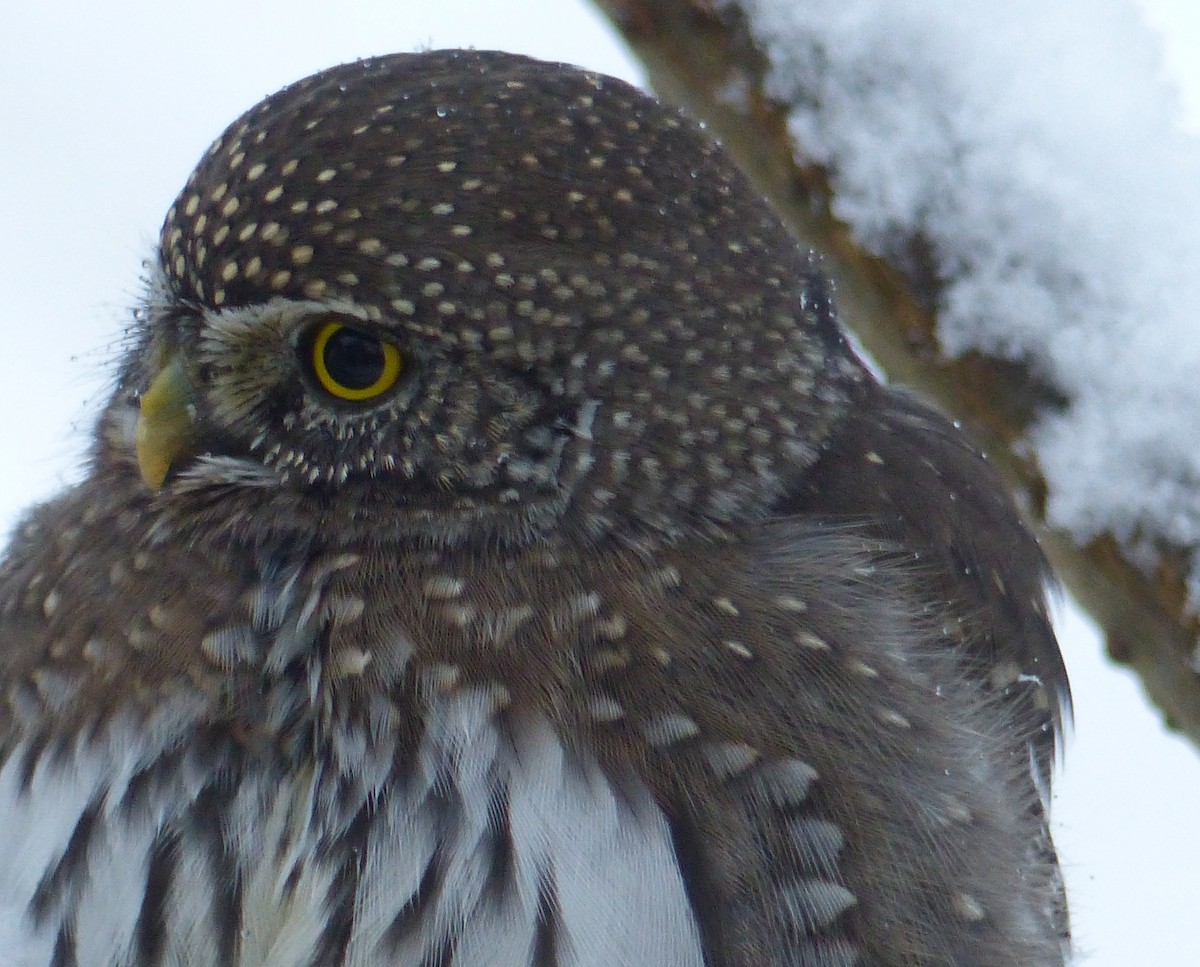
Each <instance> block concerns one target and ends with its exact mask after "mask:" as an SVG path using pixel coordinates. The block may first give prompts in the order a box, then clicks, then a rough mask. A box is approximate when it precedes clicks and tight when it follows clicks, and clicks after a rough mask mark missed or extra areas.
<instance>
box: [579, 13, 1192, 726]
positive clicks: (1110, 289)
mask: <svg viewBox="0 0 1200 967" xmlns="http://www.w3.org/2000/svg"><path fill="white" fill-rule="evenodd" d="M598 3H599V5H600V6H601V7H602V8H604V9H605V10H606V12H607V13H608V14H609V15H610V16H611V17H612V19H613V20H614V22H615V23H616V24H617V26H618V28H619V29H621V30H622V32H623V33H624V34H625V36H626V38H627V39H628V40H629V41H630V44H631V46H632V47H633V49H634V51H635V53H637V54H638V55H639V56H640V57H641V58H642V59H643V61H644V62H645V63H646V66H647V69H648V72H649V75H650V78H651V82H652V83H653V84H654V85H655V87H656V88H657V89H658V90H659V93H660V94H661V95H662V96H664V97H665V98H666V99H668V100H673V101H675V102H677V103H680V104H682V105H683V106H684V107H686V108H688V109H689V110H690V111H691V112H692V113H693V114H695V115H697V116H699V117H701V118H702V119H704V120H705V121H706V122H707V123H708V124H709V125H710V126H711V128H712V129H713V131H714V133H715V134H716V135H717V136H718V137H720V138H721V139H722V140H724V141H725V142H726V144H727V146H728V147H729V148H730V149H731V150H732V151H733V152H734V153H735V155H737V156H738V158H739V160H740V161H741V162H742V163H743V165H744V166H745V167H746V168H747V170H748V171H749V173H750V174H751V176H752V177H754V178H755V179H756V181H757V183H758V185H759V187H760V188H761V189H762V190H763V191H764V192H765V193H766V194H768V195H769V196H770V197H771V199H772V200H773V201H774V202H775V204H776V205H777V207H778V208H779V209H780V210H781V211H782V212H783V214H784V215H785V217H786V218H788V219H789V221H790V222H791V223H792V225H793V228H794V229H795V230H796V231H797V232H798V234H800V235H801V236H802V237H805V238H807V239H808V240H810V241H811V242H812V243H813V244H814V245H815V247H817V248H818V249H819V250H821V251H822V252H824V253H825V255H826V257H827V259H828V260H829V267H830V269H831V271H832V273H833V275H834V276H835V278H836V279H837V280H838V284H839V296H840V303H841V308H842V315H843V318H844V319H845V321H846V323H847V325H849V326H850V327H851V328H852V329H854V330H855V331H856V332H857V333H858V335H859V337H860V338H861V339H862V340H863V343H864V345H865V346H866V348H867V349H868V351H870V352H871V353H872V354H873V355H874V356H875V357H876V359H877V360H878V361H879V362H880V364H881V365H882V366H883V367H884V369H885V370H886V371H887V372H888V373H889V375H890V376H892V377H893V378H896V379H898V380H901V381H904V382H908V383H911V384H913V385H916V386H918V387H920V388H921V389H923V390H924V391H925V392H927V393H928V394H929V395H931V396H933V397H934V398H935V399H936V400H937V401H938V402H939V403H940V404H941V405H943V406H944V407H946V408H947V409H949V410H950V411H951V412H953V413H954V414H955V415H956V416H958V417H959V418H961V419H963V420H964V421H965V422H966V423H967V424H968V427H969V429H971V430H972V432H973V433H974V434H975V435H976V436H977V437H978V438H979V439H980V440H981V442H983V443H984V444H985V445H986V446H987V447H988V449H989V451H990V452H991V453H992V455H993V457H994V458H995V459H996V461H997V462H998V463H999V464H1000V465H1001V466H1002V468H1003V469H1005V470H1006V471H1007V472H1008V473H1009V476H1010V479H1012V480H1013V482H1014V483H1015V484H1016V485H1017V486H1018V488H1019V489H1020V490H1021V491H1022V492H1023V493H1024V494H1025V495H1026V496H1027V497H1028V504H1029V510H1030V511H1031V513H1032V515H1033V516H1035V517H1038V518H1041V519H1042V520H1043V521H1044V522H1045V524H1046V525H1047V528H1048V529H1046V530H1044V531H1043V537H1044V539H1045V540H1046V542H1047V545H1048V547H1049V549H1050V551H1051V553H1052V556H1054V557H1055V559H1056V563H1057V564H1058V566H1059V568H1060V571H1061V572H1062V573H1063V574H1064V577H1065V579H1066V581H1067V583H1068V584H1069V586H1070V587H1071V588H1072V590H1073V591H1074V592H1075V593H1076V594H1077V596H1078V597H1079V598H1080V600H1081V602H1082V603H1083V604H1084V606H1085V607H1087V608H1088V609H1089V610H1091V611H1092V613H1093V615H1094V616H1095V617H1096V618H1097V620H1099V621H1100V623H1101V625H1102V626H1103V627H1104V629H1105V631H1106V633H1107V635H1108V641H1109V648H1110V651H1112V652H1113V653H1114V655H1116V656H1117V657H1119V658H1121V659H1122V660H1125V661H1128V662H1130V663H1131V664H1133V665H1134V666H1135V668H1137V670H1138V671H1139V672H1140V673H1141V674H1142V676H1143V680H1144V681H1145V683H1146V685H1147V688H1148V690H1149V692H1150V694H1151V696H1152V697H1153V699H1154V700H1155V701H1156V702H1157V703H1158V705H1159V706H1160V708H1162V710H1163V711H1164V713H1165V714H1166V716H1167V718H1168V721H1170V722H1171V724H1173V725H1175V726H1177V727H1179V728H1181V729H1183V730H1185V731H1187V732H1188V733H1189V734H1190V735H1191V736H1192V737H1193V738H1194V739H1200V682H1198V679H1197V676H1196V670H1197V667H1198V666H1197V660H1196V658H1197V655H1196V650H1195V647H1196V638H1197V631H1198V629H1200V624H1198V622H1197V618H1196V615H1197V612H1198V611H1200V318H1198V315H1200V144H1198V143H1197V142H1196V141H1195V140H1193V139H1190V138H1189V137H1188V136H1186V135H1185V134H1183V133H1181V127H1180V124H1179V118H1178V113H1179V108H1178V105H1177V101H1176V97H1175V94H1174V92H1173V90H1172V89H1171V88H1169V87H1168V86H1167V83H1166V81H1165V80H1164V79H1163V74H1162V69H1161V56H1160V51H1159V49H1158V45H1157V42H1156V39H1155V37H1154V35H1153V34H1152V33H1151V31H1150V29H1149V28H1148V27H1147V26H1146V25H1145V23H1144V21H1143V19H1142V17H1141V15H1140V14H1139V13H1138V11H1137V10H1136V8H1135V7H1134V6H1133V4H1132V3H1131V2H1130V0H1060V2H1058V3H1055V4H1050V5H1046V4H1044V3H1039V2H1037V0H1012V2H1010V3H1007V4H999V5H997V4H990V5H989V4H963V3H959V2H956V0H598Z"/></svg>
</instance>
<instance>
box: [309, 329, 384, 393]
mask: <svg viewBox="0 0 1200 967" xmlns="http://www.w3.org/2000/svg"><path fill="white" fill-rule="evenodd" d="M310 339H311V341H309V342H306V343H305V346H306V347H307V349H306V352H307V354H308V361H309V372H310V373H311V375H312V376H313V377H314V378H315V380H316V382H317V384H318V385H319V386H320V387H321V389H323V390H324V391H325V392H326V393H329V394H330V395H331V396H334V397H336V398H338V399H340V400H346V401H348V402H352V403H360V402H365V401H367V400H373V399H375V398H376V397H379V396H382V395H383V394H384V393H386V392H387V391H388V390H390V389H391V388H392V387H393V386H395V385H396V383H397V381H398V380H399V379H400V372H401V370H402V369H403V363H404V361H403V358H402V357H401V355H400V350H399V349H398V348H396V346H395V344H393V343H392V342H391V341H388V340H384V339H381V338H380V337H379V336H377V335H375V334H374V333H371V332H366V331H363V330H361V329H358V328H355V327H353V326H347V325H344V324H343V323H341V322H332V321H330V322H326V323H325V324H324V325H323V326H321V327H320V328H319V329H317V330H316V331H314V332H313V333H312V335H311V337H310Z"/></svg>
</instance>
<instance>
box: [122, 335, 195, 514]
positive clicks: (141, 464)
mask: <svg viewBox="0 0 1200 967" xmlns="http://www.w3.org/2000/svg"><path fill="white" fill-rule="evenodd" d="M136 440H137V462H138V469H139V470H140V471H141V474H142V479H143V480H144V481H145V482H146V486H148V487H150V488H151V489H152V490H161V489H162V485H163V483H165V482H166V479H167V474H169V473H170V472H171V468H172V467H175V466H178V465H179V464H180V463H182V462H183V461H185V460H186V459H187V458H188V457H190V456H193V455H194V454H195V445H196V421H195V407H194V406H193V404H192V384H191V380H189V379H188V376H187V373H186V372H185V371H184V368H183V364H182V362H181V361H180V360H179V359H178V358H177V357H172V358H170V359H168V360H167V363H166V365H165V366H163V367H162V368H161V369H160V370H159V371H158V373H157V374H156V375H155V377H154V379H153V380H152V381H151V383H150V385H149V387H147V389H146V391H145V392H144V393H143V394H142V399H141V412H140V413H139V414H138V420H137V432H136Z"/></svg>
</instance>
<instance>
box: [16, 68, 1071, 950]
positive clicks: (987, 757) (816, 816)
mask: <svg viewBox="0 0 1200 967" xmlns="http://www.w3.org/2000/svg"><path fill="white" fill-rule="evenodd" d="M1045 578H1046V569H1045V565H1044V562H1043V559H1042V556H1041V554H1040V553H1039V550H1038V548H1037V546H1036V543H1035V542H1034V540H1033V538H1032V537H1031V536H1030V535H1029V533H1028V532H1027V531H1026V530H1025V529H1024V528H1023V526H1022V524H1021V523H1020V522H1019V520H1018V517H1017V514H1016V512H1015V511H1014V509H1013V507H1012V505H1011V504H1010V501H1009V500H1008V498H1007V497H1006V496H1005V494H1004V492H1003V490H1002V488H1001V486H1000V484H999V483H998V481H997V478H996V476H995V474H994V473H993V472H992V471H991V470H990V469H989V467H988V466H987V464H986V462H985V461H984V460H983V459H982V458H981V457H980V456H979V454H978V453H977V452H976V451H975V450H974V449H973V448H972V447H971V446H970V445H969V444H968V443H967V442H966V441H965V440H964V439H963V438H962V436H961V435H960V434H959V433H958V431H957V430H956V429H955V428H954V427H953V426H952V425H950V424H949V423H948V422H947V421H946V420H944V419H943V418H942V417H940V416H938V415H937V414H935V413H933V412H932V411H930V410H929V409H928V408H926V407H925V406H924V405H922V404H921V403H919V402H917V401H915V400H914V399H912V398H911V397H910V396H907V395H905V394H904V393H902V392H899V391H896V390H893V389H888V388H885V387H881V386H880V385H879V384H878V383H877V381H876V380H874V379H873V378H872V377H871V376H870V375H869V373H868V372H867V370H866V369H864V367H863V365H862V364H861V363H860V361H859V360H858V359H857V358H856V357H855V356H854V354H853V353H852V352H851V351H850V350H849V349H848V348H847V345H846V342H845V341H844V339H843V336H842V334H841V332H840V331H839V329H838V326H837V323H836V321H835V318H834V313H833V309H832V307H831V302H830V293H829V288H828V286H827V285H826V284H825V283H824V282H823V281H822V279H821V277H820V275H819V274H818V273H817V272H816V271H815V270H814V268H813V266H812V265H811V263H810V259H809V257H808V255H807V254H806V253H805V252H804V251H803V250H802V249H800V248H799V247H798V245H797V243H796V242H795V241H794V240H793V239H792V238H791V237H789V235H788V233H787V231H786V230H785V229H784V227H783V226H782V225H781V223H780V221H779V219H778V218H777V217H776V216H775V215H774V214H772V212H771V211H770V210H769V209H768V208H767V207H766V205H765V204H764V203H763V202H762V201H761V200H760V198H759V197H758V196H757V195H756V193H755V192H754V190H753V189H752V188H751V187H750V186H749V185H748V183H747V182H746V180H745V178H744V177H743V176H742V175H741V174H739V172H738V171H737V170H736V169H735V167H734V166H733V164H732V163H731V162H730V160H729V158H728V157H727V156H726V155H725V154H724V152H723V151H722V150H721V149H720V148H719V147H717V146H715V145H714V144H712V143H711V142H710V141H709V140H708V139H706V137H705V136H704V134H703V132H701V131H700V130H698V128H697V126H696V125H694V124H693V123H691V122H689V121H687V120H685V119H683V118H682V117H681V116H680V115H678V114H677V113H675V112H673V111H671V110H668V109H666V108H664V107H662V106H660V105H659V104H657V103H655V102H654V101H652V100H651V99H649V98H648V97H646V96H645V95H643V94H641V93H639V92H638V91H636V90H634V89H633V88H631V87H629V86H628V85H626V84H624V83H621V82H619V81H616V80H613V79H611V78H607V77H602V76H597V75H595V74H589V73H584V72H582V71H579V70H575V69H572V68H568V67H564V66H561V65H553V64H545V63H540V62H537V61H533V60H528V59H525V58H522V57H515V56H510V55H506V54H500V53H486V52H463V51H442V52H433V53H423V54H416V55H397V56H392V57H383V58H379V59H376V60H369V61H363V62H361V63H355V64H349V65H345V66H341V67H336V68H334V69H332V70H328V71H325V72H323V73H320V74H317V75H315V76H313V77H310V78H308V79H307V80H304V81H301V82H299V83H297V84H295V85H293V86H291V87H289V88H287V89H285V90H284V91H282V92H280V93H278V94H276V95H274V96H273V97H270V98H268V99H267V100H265V101H264V102H262V103H261V104H259V105H258V106H257V107H255V108H253V109H252V110H250V111H249V112H248V113H247V114H245V115H244V116H243V117H242V118H241V119H239V120H238V121H236V122H234V124H233V125H232V126H231V127H230V128H229V129H228V130H227V131H226V132H225V133H224V134H223V135H222V136H221V137H220V138H219V139H218V140H217V141H216V143H215V144H213V146H212V148H211V149H210V150H209V151H208V153H207V154H206V155H205V156H204V158H203V159H202V160H201V162H200V164H199V166H198V167H197V168H196V170H195V172H194V173H193V174H192V176H191V178H190V179H189V181H188V183H187V185H186V187H185V188H184V190H183V192H182V193H181V194H180V195H179V198H178V200H177V202H176V203H175V205H174V206H173V207H172V208H171V210H170V213H169V214H168V215H167V218H166V222H165V224H164V227H163V230H162V236H161V246H160V249H159V252H158V258H157V260H156V264H155V267H154V268H153V270H152V277H151V278H150V280H149V286H148V296H147V299H146V302H145V305H144V307H143V309H142V310H141V311H140V312H139V313H138V315H137V321H136V324H135V325H134V327H133V330H132V333H131V337H130V339H129V344H128V352H127V354H126V356H125V358H124V361H123V363H122V365H121V369H120V373H119V381H118V384H117V388H116V391H115V393H114V395H113V397H112V399H111V401H110V402H109V403H108V404H107V406H106V407H105V409H104V411H103V413H102V414H101V416H100V419H99V425H98V430H97V433H96V438H95V444H94V448H93V451H92V454H91V461H90V468H89V471H88V474H87V477H86V479H85V480H84V481H83V483H81V484H80V485H79V486H77V487H74V488H72V489H71V490H69V491H68V492H67V493H65V494H63V495H62V496H61V497H59V498H58V499H57V500H54V501H52V502H50V503H48V504H45V505H43V506H41V507H39V508H37V509H35V510H34V511H33V512H32V513H31V514H30V515H29V516H28V517H27V518H26V519H25V520H24V522H23V523H22V524H21V525H20V526H19V527H18V528H17V530H16V532H15V534H14V537H13V539H12V543H11V546H10V547H9V550H8V553H7V558H6V559H5V561H4V563H3V566H2V570H0V684H2V685H3V690H2V693H0V694H2V698H3V704H2V705H0V964H3V965H5V967H12V965H21V967H46V965H61V967H67V965H71V967H101V965H105V967H125V965H128V967H134V965H136V967H151V965H177V967H216V965H222V967H227V965H240V967H302V965H314V967H326V965H355V967H401V965H403V967H416V965H451V964H453V965H496V967H523V965H560V967H568V965H570V967H583V965H594V967H602V965H603V967H611V965H630V967H642V965H645V967H667V965H672V967H691V965H697V967H698V965H708V967H718V965H720V967H759V965H805V967H817V965H821V967H837V965H850V964H864V965H980V967H983V965H988V967H999V965H1034V964H1037V965H1048V964H1059V963H1061V962H1062V958H1063V956H1064V954H1063V949H1064V945H1065V936H1066V932H1065V915H1064V913H1063V907H1062V903H1061V894H1060V890H1059V880H1058V876H1057V869H1056V864H1055V860H1054V854H1053V849H1052V847H1051V845H1050V841H1049V838H1048V835H1047V831H1046V826H1045V817H1044V812H1043V808H1042V802H1043V799H1044V796H1045V793H1046V783H1047V781H1048V777H1049V771H1050V766H1051V765H1052V759H1053V755H1054V743H1055V737H1056V732H1057V728H1058V724H1059V720H1060V716H1061V712H1062V710H1063V709H1064V707H1065V703H1066V701H1067V698H1066V695H1067V684H1066V679H1065V674H1064V671H1063V666H1062V663H1061V659H1060V657H1059V653H1058V650H1057V647H1056V645H1055V641H1054V638H1053V635H1052V632H1051V630H1050V627H1049V625H1048V623H1047V620H1046V613H1045V608H1044V600H1043V581H1044V579H1045Z"/></svg>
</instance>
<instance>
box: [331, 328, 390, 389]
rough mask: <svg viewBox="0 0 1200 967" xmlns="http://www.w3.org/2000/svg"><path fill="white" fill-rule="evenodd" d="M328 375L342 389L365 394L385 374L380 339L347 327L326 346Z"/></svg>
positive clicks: (340, 330)
mask: <svg viewBox="0 0 1200 967" xmlns="http://www.w3.org/2000/svg"><path fill="white" fill-rule="evenodd" d="M324 362H325V371H326V372H328V373H329V375H330V376H331V377H332V378H333V379H335V380H336V381H337V382H338V383H339V384H340V385H342V386H345V387H346V388H348V389H352V390H364V389H368V388H370V387H371V386H374V385H375V383H376V382H377V381H378V380H379V377H380V376H381V375H382V374H383V369H384V357H383V345H382V344H381V343H380V342H379V340H378V339H375V338H373V337H372V336H368V335H366V334H364V333H361V332H356V331H355V330H353V329H347V328H345V327H344V326H343V327H342V328H341V329H339V330H338V331H337V332H335V333H334V334H333V335H331V336H330V337H329V339H328V340H326V342H325V354H324Z"/></svg>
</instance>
